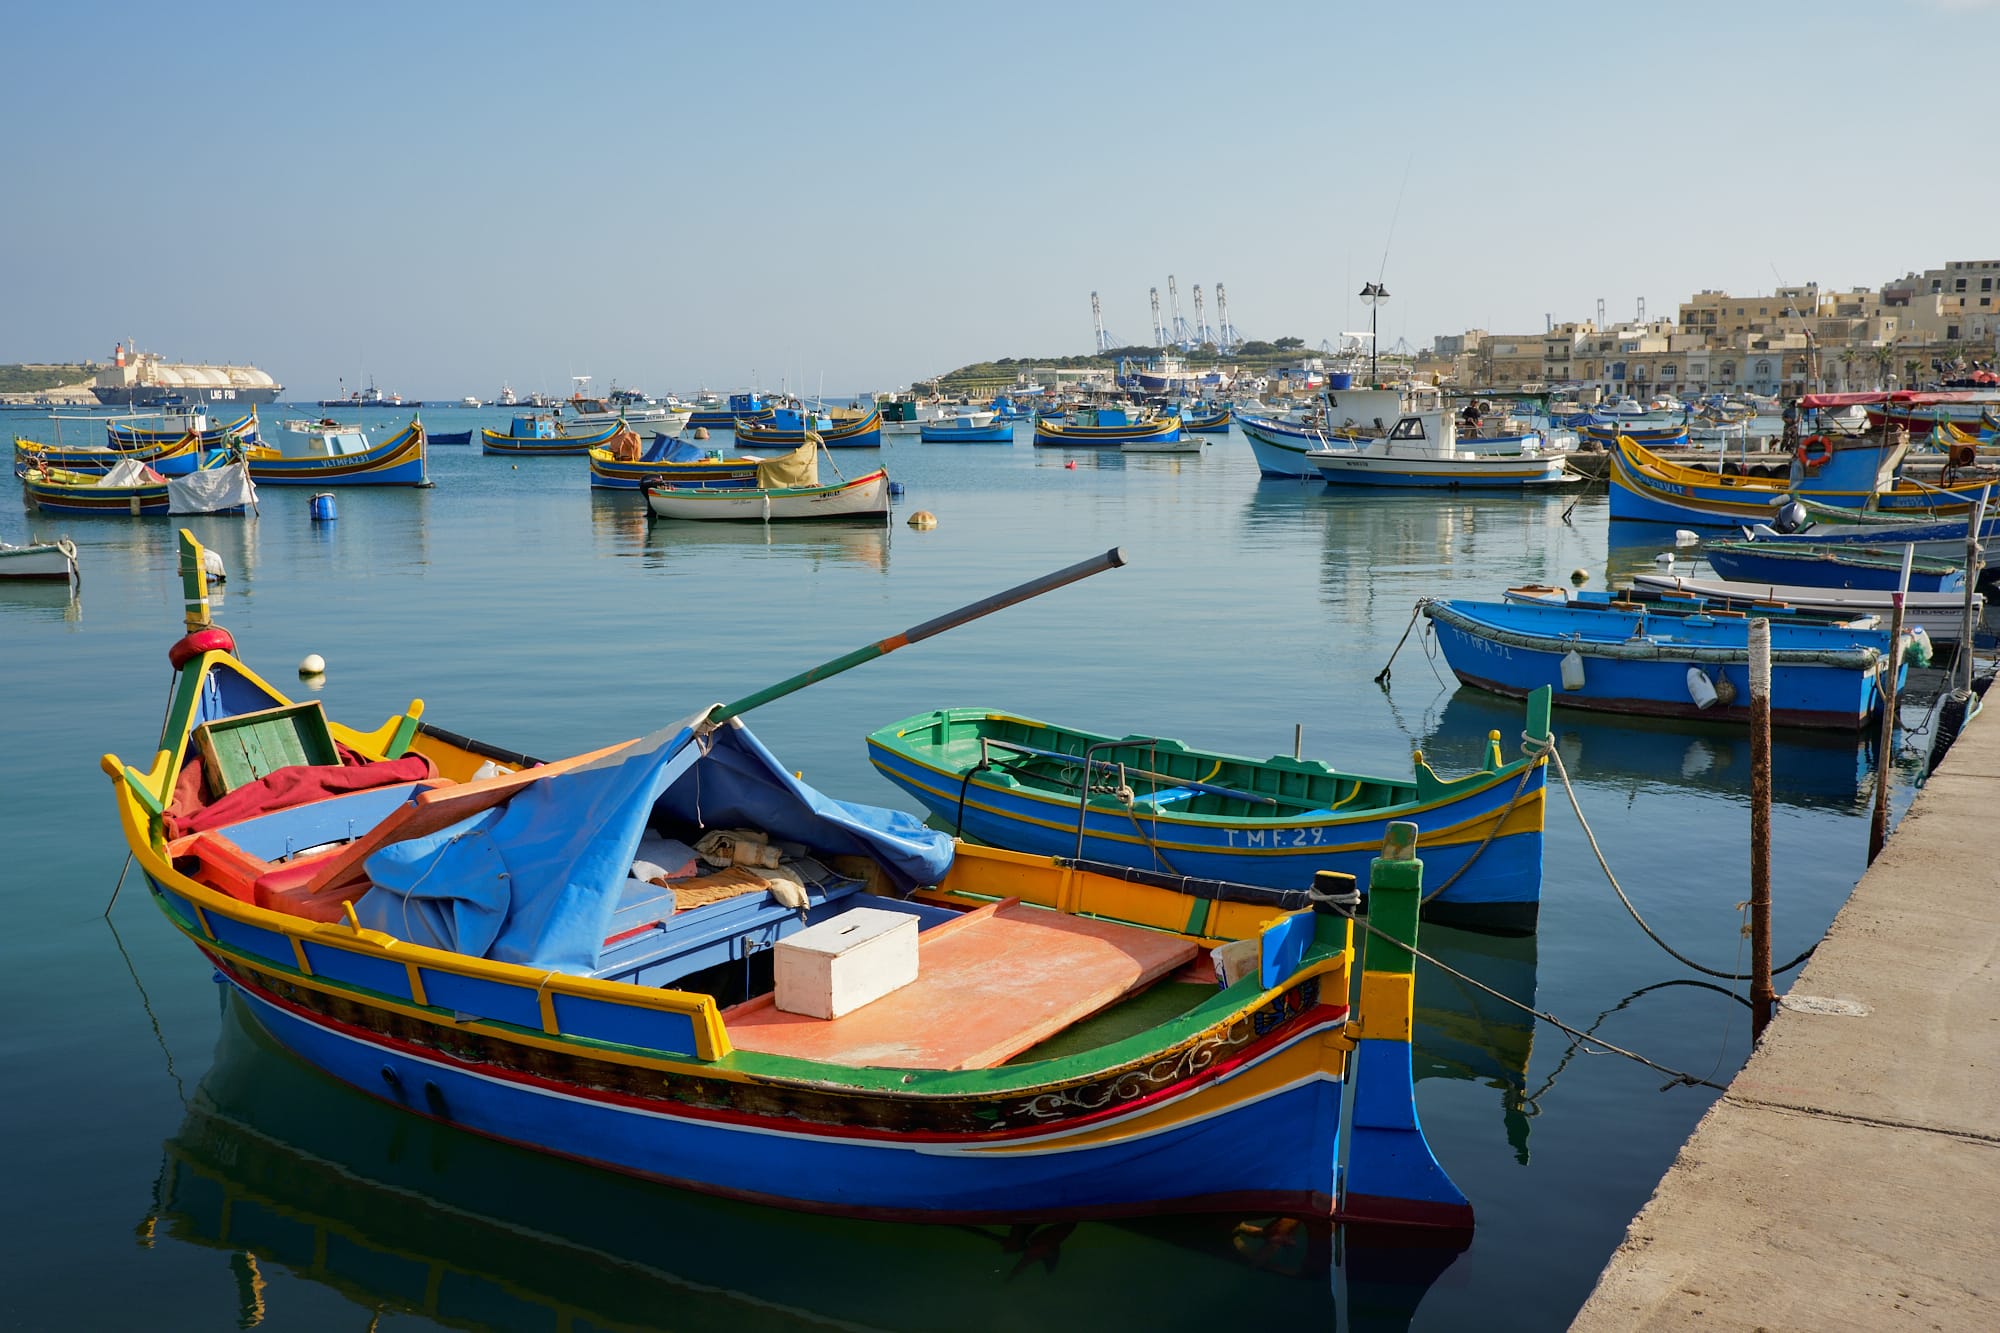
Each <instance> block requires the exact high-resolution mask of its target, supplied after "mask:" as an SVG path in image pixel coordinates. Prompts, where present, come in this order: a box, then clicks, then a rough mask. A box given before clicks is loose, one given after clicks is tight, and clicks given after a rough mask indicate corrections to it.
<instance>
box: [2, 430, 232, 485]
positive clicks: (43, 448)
mask: <svg viewBox="0 0 2000 1333" xmlns="http://www.w3.org/2000/svg"><path fill="white" fill-rule="evenodd" d="M227 447H228V446H226V445H217V446H212V447H207V448H205V447H204V446H203V445H202V444H201V442H200V441H199V440H197V439H196V438H195V436H194V435H193V434H187V435H183V436H181V437H180V438H179V439H178V440H174V441H172V442H170V443H167V444H149V445H144V446H141V447H139V448H134V449H113V448H112V447H110V446H109V445H103V444H85V445H74V444H71V445H65V444H49V443H46V442H44V441H42V440H29V439H23V438H22V437H20V436H18V435H17V436H15V437H14V470H15V471H16V472H19V471H21V470H22V469H24V468H59V469H61V470H62V471H64V472H93V473H97V474H99V475H102V474H103V473H106V472H109V471H111V469H112V468H115V467H117V466H118V465H119V464H120V463H129V462H136V463H144V464H145V465H146V466H147V467H150V468H151V469H153V471H155V472H157V473H159V474H160V475H161V476H163V477H180V476H185V475H187V474H188V473H190V472H193V471H194V470H195V469H196V468H198V467H199V466H201V462H202V459H203V458H204V457H205V456H206V455H208V454H210V453H212V452H214V450H215V449H217V448H227Z"/></svg>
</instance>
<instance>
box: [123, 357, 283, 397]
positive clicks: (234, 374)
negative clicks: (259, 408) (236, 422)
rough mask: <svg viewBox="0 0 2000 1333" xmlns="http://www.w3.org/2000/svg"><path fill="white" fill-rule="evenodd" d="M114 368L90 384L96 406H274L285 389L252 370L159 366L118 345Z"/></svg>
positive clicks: (153, 359)
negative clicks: (260, 404) (266, 404)
mask: <svg viewBox="0 0 2000 1333" xmlns="http://www.w3.org/2000/svg"><path fill="white" fill-rule="evenodd" d="M111 360H112V364H111V365H110V367H109V368H107V369H105V370H101V371H99V372H98V374H97V378H95V379H94V380H92V381H91V383H90V392H91V393H92V394H93V395H94V396H95V397H96V399H97V401H98V402H100V403H114V404H117V405H118V406H121V407H161V406H165V405H180V404H194V405H202V404H209V403H242V404H255V403H274V402H276V401H277V400H278V395H279V394H280V393H282V392H284V388H285V386H284V385H282V384H280V383H278V382H277V381H276V380H274V379H272V378H271V377H270V376H269V375H267V374H265V373H264V372H263V371H261V370H259V369H257V368H256V367H255V366H206V365H203V366H197V365H185V364H180V363H177V362H171V361H163V360H161V359H160V357H159V356H158V355H157V354H156V353H153V352H141V351H139V350H138V349H137V348H136V347H134V348H131V349H130V350H127V347H126V344H124V343H119V344H118V346H117V348H116V349H115V350H114V351H113V352H112V354H111Z"/></svg>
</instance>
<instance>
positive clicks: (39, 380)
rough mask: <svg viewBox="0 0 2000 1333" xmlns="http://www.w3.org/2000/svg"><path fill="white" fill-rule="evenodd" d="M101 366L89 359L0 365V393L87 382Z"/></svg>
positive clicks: (30, 390)
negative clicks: (54, 363)
mask: <svg viewBox="0 0 2000 1333" xmlns="http://www.w3.org/2000/svg"><path fill="white" fill-rule="evenodd" d="M103 368H104V367H102V366H100V365H97V364H95V363H94V362H89V361H85V362H80V363H76V364H72V365H57V366H36V365H23V366H4V365H0V393H47V392H48V391H49V390H50V389H63V388H68V387H69V386H71V385H74V384H84V383H87V382H88V381H89V380H90V378H91V376H93V375H95V374H96V373H97V372H98V371H100V370H102V369H103Z"/></svg>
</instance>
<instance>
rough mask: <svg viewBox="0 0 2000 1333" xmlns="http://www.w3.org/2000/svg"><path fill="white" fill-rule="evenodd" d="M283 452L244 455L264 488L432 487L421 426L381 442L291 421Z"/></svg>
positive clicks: (336, 427) (330, 426)
mask: <svg viewBox="0 0 2000 1333" xmlns="http://www.w3.org/2000/svg"><path fill="white" fill-rule="evenodd" d="M279 438H280V439H282V440H283V441H284V444H283V446H282V447H280V448H271V447H269V446H260V447H258V448H255V449H248V450H245V451H244V455H243V457H244V461H245V462H247V463H248V464H249V466H250V475H251V476H252V477H254V478H255V479H256V480H257V481H259V482H261V483H262V484H264V485H266V486H428V485H430V484H431V483H430V474H429V471H428V468H427V463H428V455H427V453H426V443H427V441H426V438H425V435H424V427H423V423H422V422H421V421H419V420H417V419H416V418H415V417H411V418H410V424H409V425H407V426H405V427H404V428H403V429H402V430H400V431H398V432H397V433H396V434H395V435H393V436H391V437H390V438H389V439H387V440H385V441H383V442H382V443H381V444H373V443H371V442H370V441H369V439H368V432H367V431H365V430H363V429H362V428H361V427H360V426H348V425H342V424H341V423H339V422H335V421H330V420H321V421H302V422H297V423H291V424H288V425H287V426H286V428H285V429H284V430H283V431H281V432H280V434H279Z"/></svg>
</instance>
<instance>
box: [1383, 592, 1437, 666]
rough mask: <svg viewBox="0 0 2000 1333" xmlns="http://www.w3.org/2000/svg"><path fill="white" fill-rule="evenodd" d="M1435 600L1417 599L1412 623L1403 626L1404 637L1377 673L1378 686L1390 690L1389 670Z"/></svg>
mask: <svg viewBox="0 0 2000 1333" xmlns="http://www.w3.org/2000/svg"><path fill="white" fill-rule="evenodd" d="M1435 600H1436V599H1435V598H1432V597H1419V598H1417V604H1416V605H1415V606H1413V607H1411V608H1410V623H1409V624H1407V625H1405V626H1403V637H1402V638H1400V639H1397V640H1396V646H1395V647H1394V648H1393V649H1391V650H1390V652H1389V660H1388V661H1387V662H1384V663H1383V664H1382V669H1381V670H1380V671H1378V672H1376V673H1375V683H1376V684H1377V685H1380V686H1382V687H1383V688H1384V689H1387V688H1388V681H1389V668H1390V667H1393V666H1395V665H1396V654H1397V653H1400V652H1402V651H1403V644H1404V642H1405V641H1407V640H1408V639H1409V637H1410V631H1411V630H1413V629H1415V628H1416V626H1417V617H1418V616H1420V615H1422V614H1423V613H1424V608H1425V607H1427V606H1429V605H1430V604H1431V603H1432V602H1433V601H1435Z"/></svg>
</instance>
